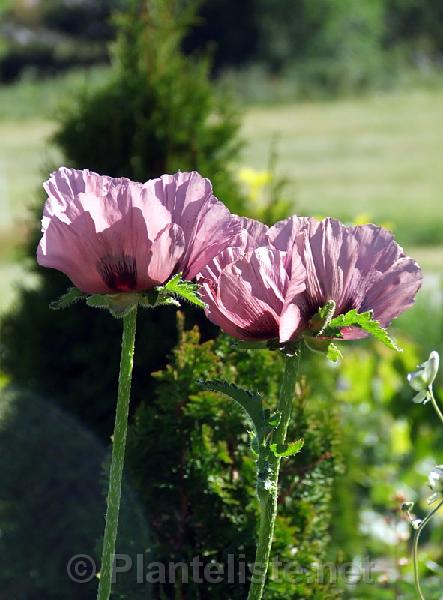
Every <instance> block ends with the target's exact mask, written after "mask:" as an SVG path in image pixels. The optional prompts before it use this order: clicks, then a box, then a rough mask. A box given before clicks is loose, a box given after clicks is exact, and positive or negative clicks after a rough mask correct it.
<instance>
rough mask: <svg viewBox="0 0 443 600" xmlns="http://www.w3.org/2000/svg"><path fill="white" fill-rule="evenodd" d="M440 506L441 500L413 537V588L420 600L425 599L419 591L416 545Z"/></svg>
mask: <svg viewBox="0 0 443 600" xmlns="http://www.w3.org/2000/svg"><path fill="white" fill-rule="evenodd" d="M441 506H443V500H441V501H440V502H439V503H438V504H437V506H436V507H435V508H433V509H432V510H431V512H430V513H429V514H428V515H426V517H425V518H424V519H423V521H422V522H421V524H420V527H418V529H417V530H416V532H415V536H414V546H413V553H412V556H413V561H414V577H415V587H416V588H417V592H418V596H419V598H420V600H425V597H424V596H423V592H422V590H421V585H420V573H419V569H418V543H419V541H420V535H421V532H422V531H423V529H424V528H425V527H426V525H427V524H428V523H429V521H430V520H431V519H432V517H433V516H434V515H435V513H436V512H437V511H438V510H439V509H440V507H441Z"/></svg>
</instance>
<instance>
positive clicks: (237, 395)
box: [200, 380, 268, 441]
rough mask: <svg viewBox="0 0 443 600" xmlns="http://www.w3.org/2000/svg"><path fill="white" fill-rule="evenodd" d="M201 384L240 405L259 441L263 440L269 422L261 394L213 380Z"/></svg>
mask: <svg viewBox="0 0 443 600" xmlns="http://www.w3.org/2000/svg"><path fill="white" fill-rule="evenodd" d="M200 384H201V385H202V386H203V387H204V388H205V389H207V390H210V391H212V392H219V393H220V394H225V396H229V397H230V398H232V400H234V401H235V402H237V404H239V405H240V406H241V407H242V408H243V410H244V411H245V412H246V414H247V415H248V417H249V419H250V420H251V422H252V424H253V426H254V431H255V434H256V436H257V438H258V440H259V441H261V440H263V438H264V436H265V435H266V432H267V429H268V427H267V425H268V424H267V422H266V417H265V411H264V409H263V400H262V397H261V396H260V394H258V393H256V392H251V391H249V390H245V389H243V388H240V387H238V386H236V385H235V384H234V383H228V382H227V381H220V380H213V381H201V382H200Z"/></svg>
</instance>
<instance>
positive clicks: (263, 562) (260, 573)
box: [248, 355, 298, 600]
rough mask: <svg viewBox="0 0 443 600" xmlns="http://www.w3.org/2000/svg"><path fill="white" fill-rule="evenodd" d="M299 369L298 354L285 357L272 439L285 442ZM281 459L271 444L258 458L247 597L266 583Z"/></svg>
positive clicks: (257, 595)
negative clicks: (257, 521) (253, 554)
mask: <svg viewBox="0 0 443 600" xmlns="http://www.w3.org/2000/svg"><path fill="white" fill-rule="evenodd" d="M297 372H298V355H295V356H286V357H285V370H284V373H283V378H282V381H281V385H280V394H279V400H278V406H277V410H278V412H279V413H280V415H281V418H280V422H279V424H278V427H277V429H276V430H275V432H274V435H273V438H272V442H273V443H276V444H277V445H280V444H284V443H285V441H286V433H287V431H288V426H289V422H290V420H291V413H292V401H293V398H294V391H295V383H296V380H297ZM280 463H281V458H278V457H276V456H274V455H273V454H272V453H271V452H270V451H269V448H268V446H266V447H263V448H261V449H260V456H259V460H258V478H257V495H258V498H259V502H260V526H259V534H258V542H257V553H256V559H255V565H254V572H253V575H252V579H251V587H250V589H249V594H248V600H261V598H262V597H263V590H264V587H265V583H266V575H267V572H268V566H269V558H270V555H271V547H272V537H273V534H274V525H275V519H276V516H277V499H278V478H279V474H280Z"/></svg>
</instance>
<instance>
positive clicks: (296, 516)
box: [128, 317, 340, 600]
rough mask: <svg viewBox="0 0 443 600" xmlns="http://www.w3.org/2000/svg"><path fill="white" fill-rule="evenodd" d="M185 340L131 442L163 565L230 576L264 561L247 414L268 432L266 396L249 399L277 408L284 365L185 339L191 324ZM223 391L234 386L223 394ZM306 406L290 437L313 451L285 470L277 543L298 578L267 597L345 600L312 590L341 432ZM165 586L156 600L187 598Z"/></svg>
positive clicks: (220, 592) (224, 588) (194, 337)
mask: <svg viewBox="0 0 443 600" xmlns="http://www.w3.org/2000/svg"><path fill="white" fill-rule="evenodd" d="M180 319H182V317H181V318H180ZM180 322H181V321H180ZM180 330H181V333H180V339H179V343H178V345H177V347H176V348H175V349H174V352H173V354H172V356H171V360H170V363H169V364H168V365H167V367H166V368H165V369H164V370H162V371H160V372H158V373H156V375H155V377H156V380H157V386H156V392H155V397H154V398H152V399H151V400H150V401H149V402H147V403H146V404H143V405H142V406H140V407H139V409H138V410H137V413H136V415H135V420H134V424H133V426H132V427H131V429H130V434H129V449H128V464H129V465H130V468H131V475H132V477H133V478H134V480H135V481H136V482H137V487H138V489H139V491H140V494H141V498H142V501H143V503H144V505H145V507H146V511H147V515H148V518H149V522H150V524H151V528H152V532H153V538H154V546H153V548H152V555H153V560H160V561H161V560H166V561H169V560H173V561H180V560H182V561H184V562H188V563H189V562H190V561H191V559H192V558H193V557H194V556H196V555H199V556H201V558H202V560H203V561H204V562H205V563H209V562H210V561H211V560H213V561H218V562H220V563H222V564H224V565H226V564H228V555H229V554H234V555H235V558H236V560H239V559H241V555H243V556H245V557H246V560H247V561H253V560H254V553H255V546H254V540H255V528H256V524H257V510H258V502H257V501H256V497H255V458H256V457H255V455H254V453H253V452H252V451H251V448H250V444H249V436H248V434H247V432H246V429H247V427H248V425H249V418H248V417H247V415H246V413H245V412H244V409H243V408H242V406H245V405H247V406H248V412H253V413H254V416H253V417H252V416H251V419H253V420H254V421H256V420H257V419H259V421H260V423H261V422H262V421H261V419H262V417H263V411H260V410H259V414H257V413H256V408H257V397H256V396H255V395H249V394H247V393H246V392H244V390H243V389H242V388H243V387H245V388H253V389H257V390H258V392H259V393H260V396H261V397H262V398H263V399H264V402H265V407H266V409H269V408H271V407H272V406H274V405H275V404H276V395H277V390H278V384H279V379H280V376H281V373H282V368H283V364H282V360H281V359H280V357H279V355H278V353H276V352H271V351H268V350H251V351H245V350H238V349H236V348H235V347H233V346H232V344H231V343H230V342H229V340H228V339H226V338H225V337H221V338H220V339H218V340H217V341H215V342H214V341H208V342H203V343H202V342H201V341H200V335H199V332H198V330H197V329H195V328H194V329H192V330H190V331H184V330H183V324H182V323H181V325H180ZM202 378H205V379H208V378H209V379H211V380H212V383H210V384H208V387H210V388H211V389H202V386H201V383H199V380H201V379H202ZM221 380H223V381H226V382H227V384H228V386H227V384H223V385H219V384H217V383H216V381H221ZM234 382H235V383H236V384H241V386H242V388H239V387H237V386H234V385H233V384H234ZM213 390H217V391H213ZM219 390H222V391H223V394H226V393H228V394H229V395H232V396H234V397H235V399H236V401H235V402H233V401H231V400H228V399H227V398H226V396H225V395H221V394H219V393H218V391H219ZM302 395H303V394H302V393H301V392H300V394H299V398H298V400H297V401H296V406H295V407H294V410H295V415H294V421H293V424H292V426H291V430H290V432H289V435H290V439H297V438H300V437H302V436H303V437H304V438H305V448H304V450H303V452H302V453H301V454H299V455H297V457H294V458H292V459H291V460H288V461H285V462H284V463H283V465H282V483H281V490H282V493H281V500H280V516H279V518H278V520H277V527H276V533H275V539H276V541H275V553H276V554H275V555H276V556H278V557H279V559H280V560H281V561H283V562H284V563H285V566H286V569H287V571H286V572H285V573H283V574H282V573H280V576H279V577H278V578H277V577H276V578H275V579H272V578H271V580H270V582H269V585H268V588H267V595H266V597H267V598H269V599H271V600H274V599H275V600H276V599H277V598H278V599H281V598H282V597H285V598H290V597H294V598H296V597H303V598H306V599H308V598H315V599H317V600H318V599H324V600H326V599H331V598H334V597H335V592H334V590H333V587H331V586H330V585H329V584H328V583H327V582H317V581H316V582H315V583H312V580H313V579H314V580H315V579H316V577H315V566H313V565H314V563H315V562H316V561H319V560H320V561H321V560H322V558H324V557H325V554H326V547H327V542H328V530H329V511H330V502H331V494H332V484H333V479H334V474H335V472H336V469H337V467H338V465H339V463H340V461H339V458H338V455H337V453H336V442H335V436H336V429H337V424H336V422H335V419H334V418H331V412H330V410H329V411H328V412H326V411H323V409H322V408H321V402H320V403H315V405H310V406H308V405H305V403H304V400H303V399H302ZM251 405H252V406H251ZM276 418H277V417H276V415H274V420H273V418H272V416H271V415H270V416H269V422H270V426H272V423H274V426H275V422H276V421H275V419H276ZM245 419H247V423H246V427H245V423H244V420H245ZM296 445H297V447H295V445H293V446H291V445H290V444H289V445H288V448H286V449H285V450H286V451H289V446H291V450H292V451H295V450H297V449H299V446H300V443H296ZM294 548H297V549H298V552H297V553H295V552H293V551H292V550H293V549H294ZM303 569H306V571H305V572H304V571H303ZM289 571H290V573H289ZM160 587H161V586H154V590H153V594H154V598H160V597H163V598H174V597H176V596H174V594H176V593H177V585H176V588H175V590H174V589H173V588H172V586H170V587H168V586H164V587H163V589H162V590H160ZM183 589H184V588H183ZM186 590H187V593H188V594H189V595H190V597H197V595H199V597H210V598H214V599H217V598H227V597H229V598H232V599H233V600H234V599H237V598H238V599H241V598H244V597H245V595H246V593H247V584H246V583H245V584H242V583H241V582H238V581H237V582H236V583H235V584H233V583H228V582H227V581H226V580H224V581H223V582H222V583H219V584H216V585H211V584H210V583H202V584H199V585H194V584H192V583H189V584H187V586H186ZM161 593H163V594H164V596H161Z"/></svg>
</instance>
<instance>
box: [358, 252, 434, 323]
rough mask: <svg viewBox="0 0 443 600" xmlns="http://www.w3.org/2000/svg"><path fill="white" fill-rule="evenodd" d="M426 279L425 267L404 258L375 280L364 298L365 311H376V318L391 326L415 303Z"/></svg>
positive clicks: (363, 307)
mask: <svg viewBox="0 0 443 600" xmlns="http://www.w3.org/2000/svg"><path fill="white" fill-rule="evenodd" d="M422 279H423V277H422V273H421V269H420V267H419V266H418V264H417V263H416V262H415V261H414V260H413V259H411V258H408V257H406V256H405V257H402V258H400V259H399V260H397V261H396V262H395V263H394V264H393V265H392V266H391V268H389V269H388V270H387V271H386V272H384V273H380V274H379V276H378V277H377V278H376V280H375V281H374V282H373V284H372V286H371V287H370V289H368V291H367V293H366V296H365V298H364V299H363V301H362V304H361V311H362V312H363V311H365V310H373V311H374V318H375V319H377V320H378V321H380V323H381V325H382V326H383V327H387V326H388V325H389V324H390V323H391V321H392V320H393V319H395V318H396V317H398V315H400V314H401V313H402V312H404V311H405V310H407V309H408V308H410V307H411V306H412V305H413V304H414V302H415V296H416V294H417V292H418V290H419V289H420V287H421V284H422Z"/></svg>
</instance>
